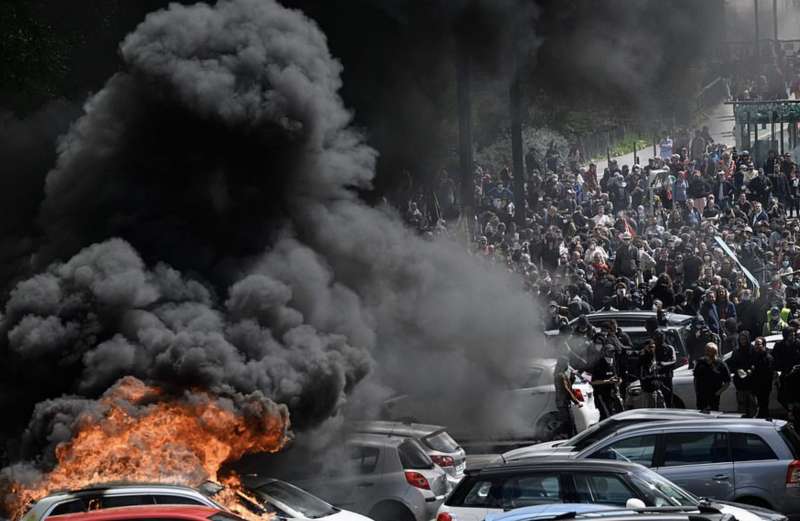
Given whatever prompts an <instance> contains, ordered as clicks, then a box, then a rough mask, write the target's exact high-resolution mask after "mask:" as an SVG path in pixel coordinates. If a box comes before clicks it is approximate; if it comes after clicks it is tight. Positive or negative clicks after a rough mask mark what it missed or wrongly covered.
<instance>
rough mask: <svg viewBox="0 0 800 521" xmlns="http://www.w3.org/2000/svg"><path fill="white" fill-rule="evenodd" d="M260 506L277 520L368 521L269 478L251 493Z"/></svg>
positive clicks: (287, 484)
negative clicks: (259, 501) (259, 502)
mask: <svg viewBox="0 0 800 521" xmlns="http://www.w3.org/2000/svg"><path fill="white" fill-rule="evenodd" d="M252 493H253V494H254V495H255V496H256V497H257V499H259V500H261V501H262V503H261V505H262V506H263V507H265V508H266V509H267V510H268V511H270V512H271V513H273V514H275V515H276V516H277V518H278V519H279V520H284V519H300V520H306V519H308V520H310V519H315V520H325V521H372V520H371V519H370V518H368V517H366V516H362V515H361V514H356V513H355V512H351V511H349V510H342V509H341V508H337V507H335V506H333V505H331V504H329V503H327V502H325V501H323V500H321V499H320V498H318V497H317V496H314V495H313V494H310V493H308V492H306V491H305V490H303V489H301V488H298V487H296V486H294V485H292V484H289V483H286V482H285V481H281V480H279V479H270V480H267V481H265V482H264V483H262V484H260V485H259V486H258V487H257V488H255V489H253V490H252Z"/></svg>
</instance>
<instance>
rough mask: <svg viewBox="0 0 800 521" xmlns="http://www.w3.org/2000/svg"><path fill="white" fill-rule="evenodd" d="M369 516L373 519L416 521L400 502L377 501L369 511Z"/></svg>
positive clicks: (380, 520)
mask: <svg viewBox="0 0 800 521" xmlns="http://www.w3.org/2000/svg"><path fill="white" fill-rule="evenodd" d="M369 517H371V518H372V519H374V520H375V521H416V520H415V519H414V514H412V513H411V511H410V510H409V509H408V508H406V507H405V505H402V504H400V503H394V502H386V503H378V504H377V505H375V507H374V508H373V509H372V510H371V511H370V513H369Z"/></svg>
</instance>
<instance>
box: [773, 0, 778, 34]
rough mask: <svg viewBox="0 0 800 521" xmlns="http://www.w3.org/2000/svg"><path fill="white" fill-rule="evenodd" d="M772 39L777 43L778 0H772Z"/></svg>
mask: <svg viewBox="0 0 800 521" xmlns="http://www.w3.org/2000/svg"><path fill="white" fill-rule="evenodd" d="M772 39H773V40H775V41H776V42H777V41H778V0H772Z"/></svg>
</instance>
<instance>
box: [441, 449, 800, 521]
mask: <svg viewBox="0 0 800 521" xmlns="http://www.w3.org/2000/svg"><path fill="white" fill-rule="evenodd" d="M631 500H636V502H638V503H639V504H641V503H643V504H644V506H646V507H673V508H700V507H701V506H702V505H703V503H704V501H703V500H701V499H700V498H698V497H696V496H694V495H693V494H691V493H690V492H687V491H686V490H683V489H682V488H680V487H679V486H678V485H675V484H674V483H672V482H671V481H669V480H668V479H666V478H664V477H662V476H660V475H659V474H657V473H655V472H653V471H652V470H650V469H648V468H646V467H643V466H642V465H638V464H635V463H625V462H619V461H609V460H591V459H587V460H573V459H563V458H548V457H542V458H537V459H535V460H526V461H525V462H519V463H511V464H505V465H504V464H494V465H491V466H488V467H484V468H481V469H477V470H467V473H466V476H465V477H464V479H462V480H461V482H460V483H459V484H458V486H457V487H456V488H455V489H454V490H453V492H452V493H451V494H450V496H449V497H448V498H447V500H446V501H445V503H444V505H442V506H441V507H440V508H439V515H440V516H441V514H442V513H447V514H449V515H450V516H451V517H452V518H453V519H457V520H458V521H482V520H483V519H484V518H488V517H490V516H488V515H487V514H491V513H494V512H502V511H506V510H512V509H516V508H522V507H529V506H536V505H546V504H556V503H582V504H586V503H597V504H600V505H611V506H618V507H621V508H623V507H626V506H629V505H630V503H629V501H631ZM717 503H718V504H719V505H720V507H719V509H720V510H721V511H722V513H725V514H732V515H733V516H735V517H736V516H745V517H746V512H751V513H756V514H757V515H758V516H759V517H761V518H762V519H767V520H770V521H779V520H782V521H785V520H786V517H785V516H783V515H781V514H778V513H776V512H772V511H770V510H767V509H760V508H754V507H752V506H750V505H747V506H746V507H744V506H739V505H736V504H733V503H721V502H715V504H717Z"/></svg>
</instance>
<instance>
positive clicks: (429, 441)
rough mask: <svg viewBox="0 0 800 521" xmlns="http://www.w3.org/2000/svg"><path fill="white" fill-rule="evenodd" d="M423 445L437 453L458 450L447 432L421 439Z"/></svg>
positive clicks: (456, 444)
mask: <svg viewBox="0 0 800 521" xmlns="http://www.w3.org/2000/svg"><path fill="white" fill-rule="evenodd" d="M422 441H424V442H425V445H427V446H428V447H430V448H431V449H433V450H437V451H439V452H455V451H457V450H458V443H456V440H454V439H453V438H452V437H451V436H450V435H449V434H447V431H439V432H436V433H434V434H431V435H430V436H426V437H425V438H423V440H422Z"/></svg>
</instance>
